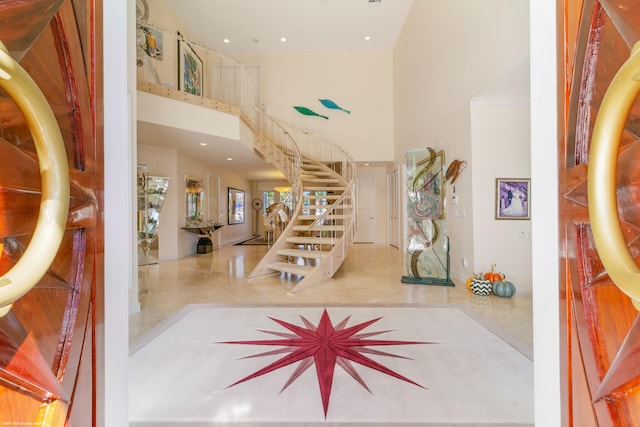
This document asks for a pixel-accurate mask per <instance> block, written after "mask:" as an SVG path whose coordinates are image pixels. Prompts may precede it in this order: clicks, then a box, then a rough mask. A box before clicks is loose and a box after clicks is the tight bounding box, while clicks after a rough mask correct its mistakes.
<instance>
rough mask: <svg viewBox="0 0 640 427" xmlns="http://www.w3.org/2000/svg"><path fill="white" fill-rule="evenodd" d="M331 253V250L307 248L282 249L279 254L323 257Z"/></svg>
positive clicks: (314, 257)
mask: <svg viewBox="0 0 640 427" xmlns="http://www.w3.org/2000/svg"><path fill="white" fill-rule="evenodd" d="M328 254H329V251H310V250H307V249H280V250H278V255H283V256H293V257H302V258H313V259H322V258H324V257H326V256H327V255H328Z"/></svg>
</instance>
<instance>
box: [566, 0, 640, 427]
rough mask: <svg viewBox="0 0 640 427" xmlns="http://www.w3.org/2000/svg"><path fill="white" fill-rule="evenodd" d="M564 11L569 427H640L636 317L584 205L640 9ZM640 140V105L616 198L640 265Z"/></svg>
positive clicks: (630, 124) (621, 156)
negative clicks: (602, 117)
mask: <svg viewBox="0 0 640 427" xmlns="http://www.w3.org/2000/svg"><path fill="white" fill-rule="evenodd" d="M559 5H560V7H559V8H558V10H563V9H564V11H565V15H564V21H563V24H564V30H565V31H564V61H562V63H563V64H564V68H563V69H561V70H559V75H560V76H562V77H564V87H563V89H564V90H563V91H561V92H560V105H562V106H564V108H563V109H562V111H561V113H562V115H563V116H562V118H561V119H562V120H561V123H563V124H564V134H563V135H561V141H562V143H561V144H560V150H559V164H560V170H559V178H560V189H559V190H560V212H561V213H560V215H561V218H560V230H561V236H560V238H561V240H560V252H561V259H560V266H561V268H560V271H561V282H560V296H561V298H562V299H561V307H562V309H561V324H562V325H563V327H564V330H563V331H562V332H563V334H562V337H563V339H564V343H563V345H562V346H561V349H562V350H563V351H562V360H561V363H562V365H561V369H562V376H563V381H562V387H563V388H562V396H563V405H562V409H563V421H564V425H570V426H576V427H583V426H586V427H589V426H600V427H604V426H640V321H639V320H638V310H636V309H635V308H634V306H633V304H632V301H631V299H630V298H629V297H628V296H627V295H625V294H624V293H623V292H622V291H621V290H620V289H619V288H618V286H616V284H615V283H614V281H613V280H612V278H611V277H610V276H609V274H608V273H607V270H606V269H605V267H604V266H603V261H602V259H601V257H600V255H599V253H598V249H597V247H596V242H595V241H594V233H593V230H594V228H593V224H592V223H591V219H592V216H591V215H590V214H589V201H588V197H587V188H588V181H587V175H588V167H589V162H590V161H591V162H593V161H594V159H593V158H590V156H591V152H590V148H591V145H592V136H593V130H594V123H595V121H596V117H597V116H598V113H599V112H600V106H601V103H602V99H603V96H604V94H605V92H606V91H607V88H608V87H609V85H610V83H611V81H612V79H613V77H614V75H615V74H616V72H617V70H618V69H619V68H620V67H621V66H622V65H623V63H624V62H625V61H626V60H627V59H628V58H629V55H630V50H631V47H632V46H633V44H634V43H635V42H636V41H638V40H639V39H640V4H639V3H638V2H637V0H604V1H602V2H597V1H594V0H565V1H561V2H560V3H559ZM639 135H640V103H639V102H638V101H637V100H636V101H635V105H634V106H633V107H632V108H631V113H630V115H629V117H628V119H627V120H626V125H625V126H624V132H623V136H622V139H621V143H620V146H619V150H617V178H614V181H615V185H616V190H615V192H612V193H613V194H614V198H615V197H616V196H615V195H616V194H617V213H618V217H619V221H620V225H621V228H622V232H623V235H624V241H625V242H626V245H627V246H628V251H629V252H630V253H631V255H632V257H633V258H634V259H635V262H636V263H638V262H639V261H640V260H639V259H638V258H639V257H640V240H639V239H638V238H639V237H640V198H639V197H638V195H639V194H640V179H639V178H640V175H639V174H638V171H639V170H640V169H639V168H638V165H639V164H640V144H639V143H638V137H639ZM614 154H615V153H614ZM589 179H594V180H595V178H593V177H590V178H589ZM594 182H595V181H594ZM613 205H614V208H613V209H615V203H614V204H613ZM592 210H593V206H592ZM625 250H626V248H625Z"/></svg>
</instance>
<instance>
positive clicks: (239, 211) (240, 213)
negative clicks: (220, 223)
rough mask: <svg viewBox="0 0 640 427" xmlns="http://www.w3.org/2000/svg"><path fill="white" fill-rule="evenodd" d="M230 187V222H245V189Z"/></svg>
mask: <svg viewBox="0 0 640 427" xmlns="http://www.w3.org/2000/svg"><path fill="white" fill-rule="evenodd" d="M228 189H229V207H228V209H229V221H228V222H229V224H230V225H231V224H242V223H244V191H242V190H238V189H237V188H231V187H228Z"/></svg>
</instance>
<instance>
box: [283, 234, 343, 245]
mask: <svg viewBox="0 0 640 427" xmlns="http://www.w3.org/2000/svg"><path fill="white" fill-rule="evenodd" d="M335 241H336V239H334V238H332V237H304V236H295V237H287V238H285V242H287V243H295V244H299V245H333V244H334V243H335Z"/></svg>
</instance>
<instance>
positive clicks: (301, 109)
mask: <svg viewBox="0 0 640 427" xmlns="http://www.w3.org/2000/svg"><path fill="white" fill-rule="evenodd" d="M293 108H295V109H296V110H298V112H299V113H300V114H304V115H305V116H318V117H322V118H323V119H327V120H329V117H327V116H323V115H322V114H318V113H316V112H315V111H313V110H310V109H308V108H307V107H298V106H295V107H293Z"/></svg>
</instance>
